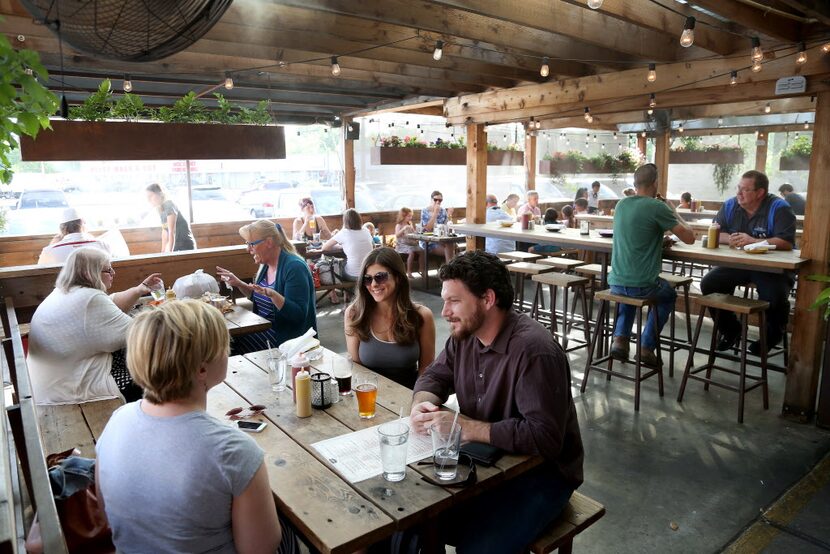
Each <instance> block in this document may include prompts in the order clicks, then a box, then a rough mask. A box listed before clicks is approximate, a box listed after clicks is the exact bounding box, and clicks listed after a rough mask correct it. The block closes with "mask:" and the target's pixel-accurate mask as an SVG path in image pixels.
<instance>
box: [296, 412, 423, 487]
mask: <svg viewBox="0 0 830 554" xmlns="http://www.w3.org/2000/svg"><path fill="white" fill-rule="evenodd" d="M400 421H401V423H405V424H406V425H407V426H409V440H408V444H409V448H408V450H407V455H406V463H407V464H412V463H415V462H418V461H420V460H423V459H424V458H428V457H430V456H432V439H431V438H430V437H429V436H428V435H419V434H418V433H416V432H415V431H413V430H412V425H410V423H409V418H408V417H405V418H403V419H401V420H400ZM311 446H312V447H314V448H315V449H316V450H317V452H319V453H320V454H321V455H322V456H323V457H324V458H325V459H326V460H328V462H329V464H331V466H332V467H333V468H334V469H335V470H336V471H337V472H338V473H339V474H340V475H341V476H343V477H344V478H345V479H346V480H347V481H348V482H350V483H357V482H360V481H364V480H366V479H369V478H371V477H375V476H377V475H380V474H381V473H383V468H382V466H381V460H380V439H379V438H378V426H377V425H375V426H374V427H368V428H366V429H361V430H360V431H355V432H353V433H348V434H346V435H341V436H339V437H334V438H331V439H326V440H322V441H320V442H315V443H314V444H312V445H311Z"/></svg>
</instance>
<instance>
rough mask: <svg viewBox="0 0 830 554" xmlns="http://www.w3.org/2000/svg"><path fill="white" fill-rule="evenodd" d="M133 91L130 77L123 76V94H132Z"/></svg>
mask: <svg viewBox="0 0 830 554" xmlns="http://www.w3.org/2000/svg"><path fill="white" fill-rule="evenodd" d="M132 91H133V82H132V81H130V76H129V75H125V76H124V92H132Z"/></svg>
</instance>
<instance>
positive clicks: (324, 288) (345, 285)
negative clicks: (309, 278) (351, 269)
mask: <svg viewBox="0 0 830 554" xmlns="http://www.w3.org/2000/svg"><path fill="white" fill-rule="evenodd" d="M355 285H357V283H356V282H355V281H341V282H339V283H335V284H334V285H320V286H319V287H315V288H314V294H315V296H316V297H317V301H316V302H317V306H319V305H320V302H322V301H323V299H324V298H325V297H326V293H327V292H329V291H332V290H342V291H343V292H345V293H346V295H347V301H348V293H349V292H354V288H355ZM318 293H323V294H318Z"/></svg>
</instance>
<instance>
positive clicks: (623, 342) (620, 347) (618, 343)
mask: <svg viewBox="0 0 830 554" xmlns="http://www.w3.org/2000/svg"><path fill="white" fill-rule="evenodd" d="M628 352H629V339H628V337H614V343H613V344H612V345H611V357H612V358H614V359H615V360H619V361H621V362H627V361H628Z"/></svg>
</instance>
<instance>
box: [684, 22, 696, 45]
mask: <svg viewBox="0 0 830 554" xmlns="http://www.w3.org/2000/svg"><path fill="white" fill-rule="evenodd" d="M695 23H696V20H695V18H694V17H691V16H689V17H687V18H686V24H685V25H684V26H683V33H682V34H681V35H680V46H682V47H683V48H688V47H689V46H691V45H692V44H694V43H695Z"/></svg>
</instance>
